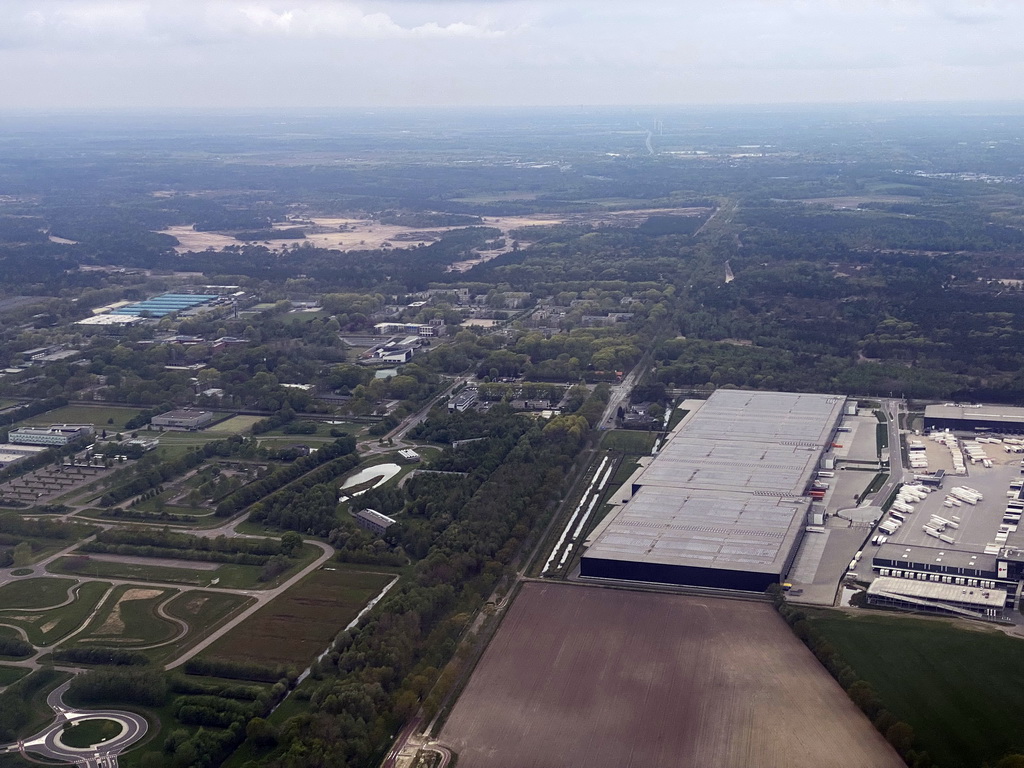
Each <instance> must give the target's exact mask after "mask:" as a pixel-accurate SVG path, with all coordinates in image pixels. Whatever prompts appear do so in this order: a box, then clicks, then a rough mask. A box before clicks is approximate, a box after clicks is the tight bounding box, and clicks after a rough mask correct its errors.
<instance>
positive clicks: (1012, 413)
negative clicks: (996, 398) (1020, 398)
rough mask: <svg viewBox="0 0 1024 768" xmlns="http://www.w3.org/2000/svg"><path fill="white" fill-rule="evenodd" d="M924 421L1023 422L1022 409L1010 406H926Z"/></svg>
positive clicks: (1023, 410)
mask: <svg viewBox="0 0 1024 768" xmlns="http://www.w3.org/2000/svg"><path fill="white" fill-rule="evenodd" d="M924 417H925V418H926V419H969V420H972V421H991V422H994V423H999V422H1024V408H1015V407H1013V406H1011V405H928V406H925V409H924Z"/></svg>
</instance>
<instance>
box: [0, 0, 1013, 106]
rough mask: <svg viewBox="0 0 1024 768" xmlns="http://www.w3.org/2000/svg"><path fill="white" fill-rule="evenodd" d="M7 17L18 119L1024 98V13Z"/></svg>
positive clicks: (468, 1)
mask: <svg viewBox="0 0 1024 768" xmlns="http://www.w3.org/2000/svg"><path fill="white" fill-rule="evenodd" d="M0 2H2V4H3V7H4V10H3V17H2V18H0V67H2V68H3V69H2V71H3V72H4V73H5V77H4V78H2V79H0V100H2V102H0V103H5V104H7V105H14V106H17V105H19V104H36V103H39V102H40V101H42V100H43V99H48V100H52V99H58V100H59V102H60V103H74V104H80V105H83V106H88V105H117V104H124V105H136V106H145V105H149V104H154V105H165V104H180V105H182V106H189V105H197V106H209V105H219V104H224V105H234V106H243V105H251V106H261V105H262V106H287V105H329V106H345V105H373V104H382V105H407V104H457V105H472V104H581V103H591V104H594V103H611V104H623V103H633V104H636V103H672V102H692V101H698V102H711V103H714V102H736V101H745V102H758V101H827V100H854V99H861V100H878V99H883V100H884V99H888V98H917V99H928V100H934V99H945V98H963V97H965V96H966V97H971V96H975V97H977V98H985V99H993V98H1024V45H1022V44H1021V43H1020V39H1021V31H1022V30H1024V2H1022V0H714V1H713V2H708V0H630V2H628V3H626V2H621V0H0ZM47 103H49V102H47Z"/></svg>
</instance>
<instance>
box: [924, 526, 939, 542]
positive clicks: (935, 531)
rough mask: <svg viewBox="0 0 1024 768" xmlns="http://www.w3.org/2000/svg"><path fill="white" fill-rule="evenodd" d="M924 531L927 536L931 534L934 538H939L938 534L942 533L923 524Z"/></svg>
mask: <svg viewBox="0 0 1024 768" xmlns="http://www.w3.org/2000/svg"><path fill="white" fill-rule="evenodd" d="M924 532H925V533H927V534H928V535H929V536H932V537H934V538H936V539H937V538H939V536H941V535H942V534H940V533H939V532H938V531H937V530H935V529H934V528H929V527H928V526H927V525H926V526H924Z"/></svg>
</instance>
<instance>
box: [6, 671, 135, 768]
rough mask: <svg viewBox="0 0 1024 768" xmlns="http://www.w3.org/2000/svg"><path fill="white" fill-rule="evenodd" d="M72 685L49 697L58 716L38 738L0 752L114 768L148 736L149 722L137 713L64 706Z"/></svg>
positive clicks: (91, 766) (93, 767) (34, 737)
mask: <svg viewBox="0 0 1024 768" xmlns="http://www.w3.org/2000/svg"><path fill="white" fill-rule="evenodd" d="M69 684H70V683H64V684H63V685H61V686H59V687H58V688H56V689H54V691H53V692H52V693H50V695H49V696H47V697H46V703H47V704H48V705H49V706H50V708H51V709H52V710H53V711H54V712H55V713H56V715H57V717H56V719H55V720H54V721H53V723H51V724H50V725H49V726H48V727H47V728H45V729H43V730H42V731H40V732H39V733H37V734H36V735H35V736H32V737H31V738H28V739H24V740H22V741H19V742H17V743H16V744H10V745H8V746H7V747H5V748H0V752H21V753H22V754H24V753H26V752H31V753H33V754H35V755H39V756H41V757H44V758H48V759H51V760H57V761H60V762H63V763H72V764H75V765H83V766H89V767H90V768H113V767H114V766H116V765H117V756H118V755H119V754H120V753H121V752H124V751H125V750H126V749H128V747H130V746H132V745H133V744H135V743H136V742H137V741H139V739H141V738H142V737H143V736H145V735H146V731H147V730H149V723H147V722H146V718H144V717H142V716H141V715H137V714H135V713H134V712H124V711H119V710H77V709H73V708H70V707H68V706H67V705H65V704H64V700H63V696H64V693H65V692H66V691H67V689H68V685H69Z"/></svg>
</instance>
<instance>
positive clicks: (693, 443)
mask: <svg viewBox="0 0 1024 768" xmlns="http://www.w3.org/2000/svg"><path fill="white" fill-rule="evenodd" d="M844 402H845V399H844V398H842V397H835V396H832V395H804V394H790V393H785V392H744V391H739V390H728V389H725V390H721V389H720V390H718V391H717V392H715V393H714V394H713V395H712V396H711V397H709V398H708V400H707V402H705V403H704V405H702V406H701V407H700V410H698V411H697V413H695V414H694V415H693V417H692V418H691V419H690V420H689V421H688V422H685V423H684V425H683V428H681V429H678V430H677V431H676V432H675V433H674V434H673V435H672V436H671V438H669V440H668V442H667V443H666V444H665V446H664V447H663V448H662V449H661V451H660V452H659V453H658V456H657V458H656V459H655V460H654V462H653V463H652V464H651V466H650V467H648V469H647V471H645V472H644V473H643V474H642V475H641V476H640V478H639V479H638V480H637V481H636V484H637V485H641V486H647V485H659V486H668V487H672V488H695V489H696V488H702V489H706V490H721V491H747V492H759V493H762V494H765V495H778V496H800V495H802V494H803V493H804V491H805V490H806V488H807V484H808V482H809V481H810V479H811V474H812V473H813V472H814V469H815V467H816V465H817V462H818V459H819V457H820V456H821V453H822V451H823V450H824V449H825V448H826V447H827V444H828V441H829V438H830V437H831V435H832V433H833V430H834V429H835V426H836V424H837V423H838V421H839V419H840V418H841V416H842V409H843V403H844Z"/></svg>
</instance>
